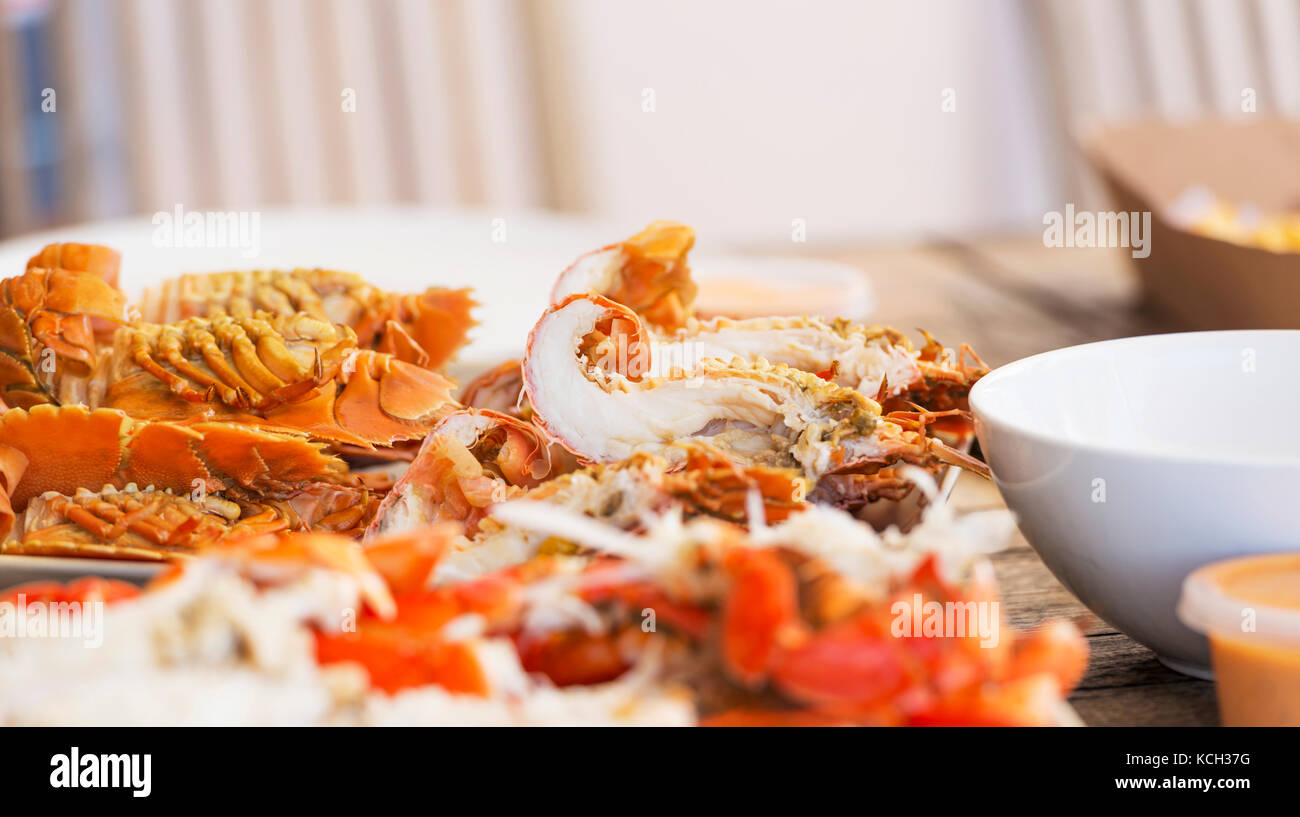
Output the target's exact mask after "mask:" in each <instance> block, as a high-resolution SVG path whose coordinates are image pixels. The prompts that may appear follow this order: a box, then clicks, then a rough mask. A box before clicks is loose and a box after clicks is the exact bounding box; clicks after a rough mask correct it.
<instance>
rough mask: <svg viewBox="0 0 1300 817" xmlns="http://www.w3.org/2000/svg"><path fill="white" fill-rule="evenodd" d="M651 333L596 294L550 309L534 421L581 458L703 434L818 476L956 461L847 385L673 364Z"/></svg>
mask: <svg viewBox="0 0 1300 817" xmlns="http://www.w3.org/2000/svg"><path fill="white" fill-rule="evenodd" d="M648 339H649V332H648V330H647V328H646V327H645V325H644V324H643V323H642V322H641V320H640V318H639V317H638V316H637V315H636V314H635V313H634V312H633V311H632V310H630V309H628V308H627V307H625V306H623V305H621V304H617V303H615V302H613V301H611V300H609V299H607V298H604V297H601V296H598V295H574V296H572V297H570V298H569V299H567V300H566V301H564V302H563V303H562V304H560V305H558V306H553V307H551V308H550V309H549V310H548V311H547V313H546V314H545V315H543V317H542V319H541V320H540V321H539V322H538V323H537V325H536V326H535V327H534V328H533V331H532V334H531V335H530V336H529V339H528V347H527V353H526V356H525V358H524V369H523V375H524V390H525V394H526V395H527V397H528V399H529V401H530V402H531V404H532V406H533V411H534V412H535V416H534V421H535V422H536V423H537V424H538V425H539V426H540V427H541V428H542V429H543V430H544V431H546V433H547V434H549V435H550V436H551V437H552V438H553V439H554V440H555V441H556V442H558V443H559V444H560V445H562V446H564V447H565V448H567V449H568V450H569V451H572V452H573V453H574V454H575V455H576V456H577V457H578V458H579V459H581V460H584V461H587V462H611V461H614V460H618V459H622V458H625V457H628V456H630V455H632V454H634V453H638V452H646V453H655V454H658V455H660V456H665V457H667V458H669V459H670V460H680V451H679V450H678V449H676V448H675V444H676V443H678V442H681V441H686V440H704V441H706V442H709V443H711V444H712V445H713V446H715V447H716V448H718V449H719V450H720V451H721V452H723V453H724V454H725V455H726V456H728V457H730V458H732V459H735V460H736V461H738V462H740V463H742V464H753V465H771V466H779V467H797V468H800V469H801V470H802V471H803V473H804V475H805V476H807V477H808V478H809V479H811V480H813V481H816V480H817V479H820V478H821V477H822V476H824V475H826V474H829V473H842V472H849V471H861V472H866V473H870V472H874V471H876V470H878V469H879V468H882V467H885V466H887V465H890V464H892V463H894V462H896V461H898V460H900V459H905V460H906V461H909V462H916V463H918V464H923V463H929V462H934V461H937V460H939V459H941V458H944V457H947V458H954V457H953V455H952V454H950V453H949V449H948V448H947V446H945V445H944V444H943V443H942V442H941V441H940V440H938V439H937V438H931V437H927V435H926V434H925V430H924V426H923V425H921V426H920V427H919V430H918V428H917V426H918V424H917V423H909V425H910V426H912V427H902V426H899V425H897V424H895V423H894V422H893V421H892V420H891V419H890V418H889V417H882V416H881V410H880V406H879V404H877V403H876V402H875V401H873V400H871V399H869V398H867V397H865V396H864V395H862V394H861V393H860V392H858V391H856V390H854V389H848V388H844V387H842V386H838V385H836V384H834V383H830V382H827V381H825V380H823V379H822V378H819V377H817V376H816V375H814V374H810V373H808V372H804V371H800V370H797V369H792V368H790V367H788V366H782V365H772V364H768V363H766V362H764V361H761V360H760V361H756V362H752V363H746V362H744V361H732V362H731V363H723V362H721V361H716V360H705V361H702V362H701V363H700V364H699V365H698V366H696V367H694V368H693V369H690V370H685V369H683V368H680V367H677V366H671V367H670V366H668V365H665V364H664V363H663V362H662V361H661V360H659V359H657V357H656V354H655V353H656V351H657V349H656V348H655V347H654V346H653V345H652V344H651V343H649V342H648Z"/></svg>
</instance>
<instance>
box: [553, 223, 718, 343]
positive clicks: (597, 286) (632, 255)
mask: <svg viewBox="0 0 1300 817" xmlns="http://www.w3.org/2000/svg"><path fill="white" fill-rule="evenodd" d="M693 246H695V231H694V230H692V229H691V228H690V227H687V226H686V225H685V224H677V223H676V222H672V221H656V222H654V223H653V224H651V225H650V226H649V227H646V228H645V229H644V230H642V231H641V232H639V233H637V234H636V235H634V236H632V237H631V238H629V239H627V240H626V241H622V242H619V243H618V244H611V245H609V246H608V247H604V248H602V249H599V250H596V251H595V252H591V253H587V254H586V255H584V256H582V257H581V258H579V259H578V260H577V261H575V262H574V263H573V265H572V266H570V267H569V268H568V269H566V270H565V271H564V272H563V273H561V274H560V278H559V280H558V281H556V282H555V287H554V288H553V289H552V291H551V303H552V304H560V303H563V302H564V301H565V300H566V299H568V298H569V297H571V296H573V295H586V294H594V295H603V296H605V297H606V298H609V299H610V300H612V301H615V302H617V303H620V304H623V305H624V306H626V307H627V308H629V309H631V310H632V311H634V312H636V313H637V314H639V315H641V317H642V318H644V319H645V321H646V323H648V324H650V325H651V326H653V327H655V328H656V329H660V330H663V331H671V330H674V329H677V328H678V327H680V326H682V325H683V324H684V323H685V322H686V319H687V318H689V317H690V316H691V313H692V305H693V303H694V301H695V295H696V292H697V287H696V286H695V282H694V281H693V280H691V269H690V267H689V266H688V265H687V262H686V256H687V254H688V253H689V252H690V251H691V247H693Z"/></svg>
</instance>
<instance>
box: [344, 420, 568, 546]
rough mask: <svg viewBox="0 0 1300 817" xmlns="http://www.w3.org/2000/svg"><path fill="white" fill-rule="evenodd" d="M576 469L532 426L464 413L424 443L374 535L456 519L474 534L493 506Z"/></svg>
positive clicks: (379, 518) (382, 508)
mask: <svg viewBox="0 0 1300 817" xmlns="http://www.w3.org/2000/svg"><path fill="white" fill-rule="evenodd" d="M572 467H573V463H572V462H571V461H570V460H569V459H568V458H567V456H565V452H563V451H555V452H552V450H551V447H550V444H549V442H548V441H547V440H546V439H545V438H544V437H543V435H542V434H541V433H540V432H539V431H538V429H537V428H536V427H535V426H533V425H532V424H531V423H526V422H524V421H522V420H518V419H516V418H514V417H511V416H509V415H506V414H501V413H499V412H495V411H490V410H487V409H473V410H465V411H458V412H455V413H453V414H450V415H448V416H447V417H446V418H444V419H443V420H442V421H441V422H440V423H439V424H438V425H437V426H436V427H435V428H434V429H433V430H432V431H431V432H430V433H429V436H427V437H425V439H424V443H423V445H421V447H420V452H419V454H417V455H416V457H415V460H414V461H413V462H412V463H411V466H410V467H409V468H408V469H407V470H406V473H405V474H404V475H403V476H402V478H401V479H400V480H398V482H397V484H396V485H394V486H393V489H392V491H390V492H389V494H388V496H386V497H385V498H384V501H383V502H382V503H381V504H380V507H379V510H378V512H377V513H376V515H375V520H374V522H373V523H371V526H370V531H369V534H370V535H376V534H384V533H390V532H394V531H405V530H409V529H411V528H413V527H419V526H421V525H425V524H429V523H431V522H435V521H438V520H446V519H451V520H455V521H458V522H461V523H463V524H464V525H465V528H466V531H467V533H469V534H473V533H474V532H475V531H476V530H477V528H478V524H479V522H481V521H482V520H483V518H484V517H485V516H486V515H487V512H488V509H489V508H490V507H491V506H492V505H493V504H495V503H497V502H501V501H503V500H506V499H509V498H510V497H512V496H518V495H520V494H522V493H523V492H524V491H525V490H527V489H529V488H533V487H535V486H537V485H539V484H541V483H542V482H543V481H545V480H547V479H550V478H551V477H552V476H555V475H556V474H558V473H560V472H561V471H562V470H569V469H571V468H572Z"/></svg>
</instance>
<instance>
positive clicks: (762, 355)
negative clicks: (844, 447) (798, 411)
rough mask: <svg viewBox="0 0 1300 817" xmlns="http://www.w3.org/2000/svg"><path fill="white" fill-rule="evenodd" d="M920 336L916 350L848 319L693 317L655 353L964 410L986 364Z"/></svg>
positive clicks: (890, 333)
mask: <svg viewBox="0 0 1300 817" xmlns="http://www.w3.org/2000/svg"><path fill="white" fill-rule="evenodd" d="M925 338H926V344H925V346H924V347H923V348H922V349H920V350H918V349H916V348H915V347H914V346H913V345H912V343H911V341H909V340H908V339H907V336H906V335H904V334H903V333H901V332H899V331H897V330H896V329H891V328H889V327H885V326H864V325H862V324H856V323H852V322H850V321H845V320H834V321H824V320H821V319H820V318H807V317H793V318H747V319H744V320H730V319H728V318H714V319H712V320H708V321H698V320H694V319H692V320H690V321H688V322H687V324H686V325H685V326H684V327H682V328H681V329H679V330H678V331H676V332H674V333H672V334H671V335H667V336H665V337H664V338H663V339H662V347H661V351H660V354H664V355H670V356H672V357H673V358H674V359H677V360H682V361H685V362H686V363H687V364H689V365H694V363H695V362H697V361H700V360H703V359H708V358H713V359H718V360H733V359H736V358H739V359H741V360H748V361H754V360H766V361H767V362H769V363H779V364H784V365H786V366H790V367H792V368H795V369H801V370H803V371H805V372H814V373H816V374H818V375H819V376H820V377H822V378H823V379H826V380H829V381H831V382H833V383H836V384H837V385H840V386H844V387H846V388H850V389H856V390H857V391H859V392H861V393H862V394H864V395H866V396H868V397H872V398H876V399H878V400H880V401H881V403H882V405H883V406H884V407H885V409H886V410H889V409H893V408H903V407H910V406H912V405H913V404H915V405H920V406H922V407H923V408H926V409H931V410H934V411H944V410H948V409H967V408H969V403H968V401H967V396H968V395H969V393H970V389H971V387H972V386H974V385H975V382H976V381H977V380H979V379H980V378H981V377H983V376H984V375H985V374H987V373H988V371H989V369H988V366H986V365H984V363H983V361H981V360H980V359H979V357H978V356H977V355H975V353H974V352H973V351H972V350H971V349H970V347H968V346H963V347H961V349H959V350H952V349H948V348H945V347H944V346H943V345H941V344H940V343H939V342H938V341H936V340H935V339H934V338H933V337H932V336H930V335H929V334H928V333H926V334H925ZM968 358H969V360H968Z"/></svg>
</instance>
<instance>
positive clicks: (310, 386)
mask: <svg viewBox="0 0 1300 817" xmlns="http://www.w3.org/2000/svg"><path fill="white" fill-rule="evenodd" d="M452 385H453V384H452V383H451V381H449V380H447V379H446V378H444V377H442V375H439V374H437V373H435V372H431V371H429V370H427V369H422V368H420V367H418V366H415V365H412V364H410V363H405V362H403V361H401V360H398V359H397V358H395V357H393V356H392V355H387V354H383V353H380V352H373V351H369V350H359V349H358V348H357V346H356V338H355V336H354V335H353V333H352V331H351V330H349V329H347V328H346V327H342V326H337V325H335V324H331V323H328V322H326V321H323V320H320V319H317V318H313V317H310V316H309V315H306V314H304V313H295V314H293V315H290V316H275V315H256V316H253V317H246V318H233V317H230V316H226V315H223V316H218V317H214V318H189V319H186V320H183V321H180V322H178V323H174V324H133V325H131V326H127V327H123V328H122V329H120V330H119V331H118V333H117V335H116V337H115V342H114V346H113V352H112V354H111V355H108V356H105V358H104V360H103V363H102V364H101V366H100V368H99V369H98V370H97V371H96V375H95V378H94V382H93V383H92V386H91V389H90V392H89V395H88V400H87V402H88V403H89V404H91V405H93V406H104V407H108V408H118V409H122V410H123V411H126V412H127V413H129V414H131V415H132V416H133V417H138V418H143V419H164V420H182V419H190V418H196V417H198V418H219V419H229V420H238V421H241V422H253V423H260V424H265V425H270V426H277V427H283V428H289V429H296V430H302V431H305V432H307V433H309V434H311V435H312V436H314V437H316V438H318V439H322V440H328V441H331V442H336V443H345V444H350V445H355V446H359V447H361V448H366V449H369V448H372V447H373V446H375V445H383V446H389V445H392V444H393V443H394V442H397V441H401V440H411V439H419V438H421V437H423V436H424V435H425V433H427V431H428V429H429V428H430V427H432V425H433V424H434V423H435V422H436V421H437V419H438V418H439V417H440V416H441V414H443V413H445V412H446V411H448V410H450V409H451V408H452V407H453V406H454V405H455V402H454V400H453V399H452V397H451V389H452Z"/></svg>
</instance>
